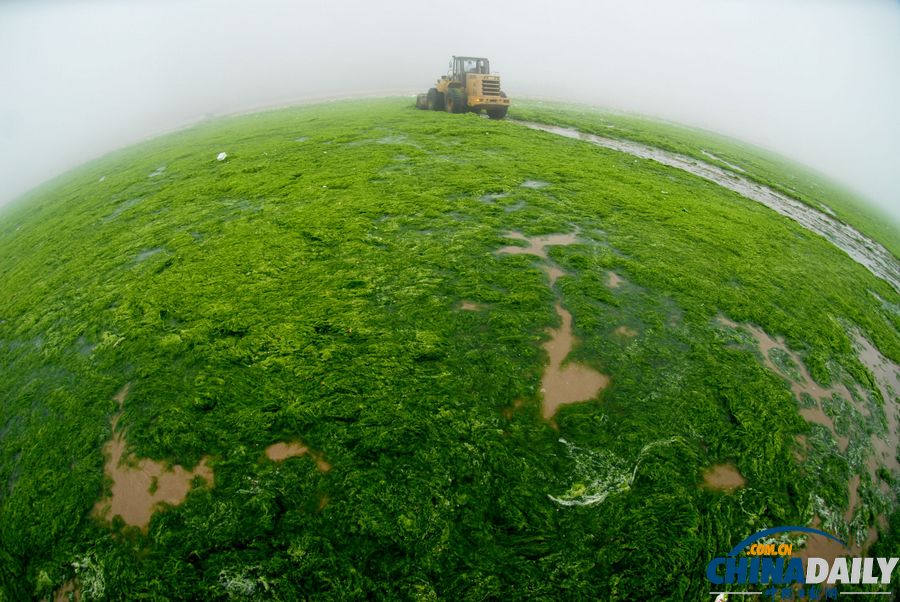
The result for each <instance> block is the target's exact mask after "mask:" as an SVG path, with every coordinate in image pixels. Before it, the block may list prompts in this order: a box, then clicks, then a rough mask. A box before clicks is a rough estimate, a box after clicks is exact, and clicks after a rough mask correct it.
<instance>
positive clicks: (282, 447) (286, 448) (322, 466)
mask: <svg viewBox="0 0 900 602" xmlns="http://www.w3.org/2000/svg"><path fill="white" fill-rule="evenodd" d="M304 454H309V455H310V456H311V457H312V459H313V460H315V461H316V467H317V468H318V469H319V472H328V471H329V470H331V464H329V463H328V462H326V461H325V459H324V458H323V457H322V454H320V453H316V452H314V451H312V450H310V449H309V448H308V447H306V446H305V445H302V444H300V443H297V442H295V441H288V442H286V443H285V442H279V443H273V444H272V445H270V446H269V447H267V448H266V456H267V457H268V458H269V459H270V460H273V461H275V462H281V461H282V460H287V459H288V458H294V457H296V456H302V455H304Z"/></svg>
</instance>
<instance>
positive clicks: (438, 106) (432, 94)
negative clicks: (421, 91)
mask: <svg viewBox="0 0 900 602" xmlns="http://www.w3.org/2000/svg"><path fill="white" fill-rule="evenodd" d="M426 104H427V105H428V109H429V110H431V111H443V110H444V95H443V93H441V92H438V91H437V88H431V89H430V90H428V94H427V96H426Z"/></svg>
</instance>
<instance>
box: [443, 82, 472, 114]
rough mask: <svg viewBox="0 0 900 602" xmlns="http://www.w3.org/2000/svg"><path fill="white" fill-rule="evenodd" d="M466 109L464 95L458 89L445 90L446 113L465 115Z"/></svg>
mask: <svg viewBox="0 0 900 602" xmlns="http://www.w3.org/2000/svg"><path fill="white" fill-rule="evenodd" d="M466 109H468V106H467V103H466V94H465V92H463V91H462V90H460V89H459V88H450V89H449V90H447V112H448V113H465V112H466Z"/></svg>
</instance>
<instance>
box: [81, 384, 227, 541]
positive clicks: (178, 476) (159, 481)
mask: <svg viewBox="0 0 900 602" xmlns="http://www.w3.org/2000/svg"><path fill="white" fill-rule="evenodd" d="M129 388H130V385H125V386H124V387H122V389H120V390H119V392H118V393H116V395H115V397H114V399H115V400H116V401H117V402H118V403H119V411H118V412H117V413H116V414H115V415H114V416H113V418H112V421H111V424H112V431H113V437H112V439H110V441H109V442H108V443H107V444H106V447H105V448H104V453H105V454H106V456H107V461H106V467H105V471H104V472H105V474H106V476H107V477H109V478H110V479H112V482H113V485H112V491H111V496H110V497H108V498H105V499H101V500H100V501H98V502H97V503H96V504H95V505H94V514H95V515H96V516H99V517H101V518H103V519H109V520H111V519H112V518H113V517H115V516H121V517H122V520H123V521H124V522H125V523H126V524H128V525H132V526H136V527H141V528H142V529H143V528H146V527H147V525H148V524H149V523H150V517H151V516H152V515H153V513H154V512H155V511H156V509H157V505H158V504H159V503H161V502H163V503H167V504H172V505H174V506H177V505H178V504H180V503H182V502H183V501H184V498H185V497H186V496H187V493H188V491H189V490H190V488H191V481H192V480H193V478H194V477H195V476H200V477H203V478H204V479H205V480H206V481H207V482H209V483H210V484H211V483H212V482H213V473H212V469H211V468H210V467H209V466H208V465H207V463H206V460H207V459H206V458H205V457H204V458H203V459H201V460H200V463H199V464H197V466H196V468H194V470H185V469H184V468H182V467H181V466H178V465H176V466H173V467H172V468H168V469H167V468H165V467H164V466H163V464H162V463H160V462H156V461H154V460H151V459H149V458H136V457H134V456H133V455H131V454H130V453H126V441H125V433H124V432H123V431H117V430H116V427H117V426H118V424H119V418H120V417H121V416H122V406H123V405H124V402H125V398H126V397H127V395H128V390H129Z"/></svg>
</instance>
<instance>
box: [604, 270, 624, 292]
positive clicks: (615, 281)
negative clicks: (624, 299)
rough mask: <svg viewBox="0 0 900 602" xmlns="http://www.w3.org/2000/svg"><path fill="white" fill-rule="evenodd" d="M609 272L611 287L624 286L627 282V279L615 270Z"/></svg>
mask: <svg viewBox="0 0 900 602" xmlns="http://www.w3.org/2000/svg"><path fill="white" fill-rule="evenodd" d="M607 274H608V276H609V288H619V287H620V286H622V283H623V282H625V280H623V279H622V277H621V276H619V275H618V274H616V273H615V272H608V273H607Z"/></svg>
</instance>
